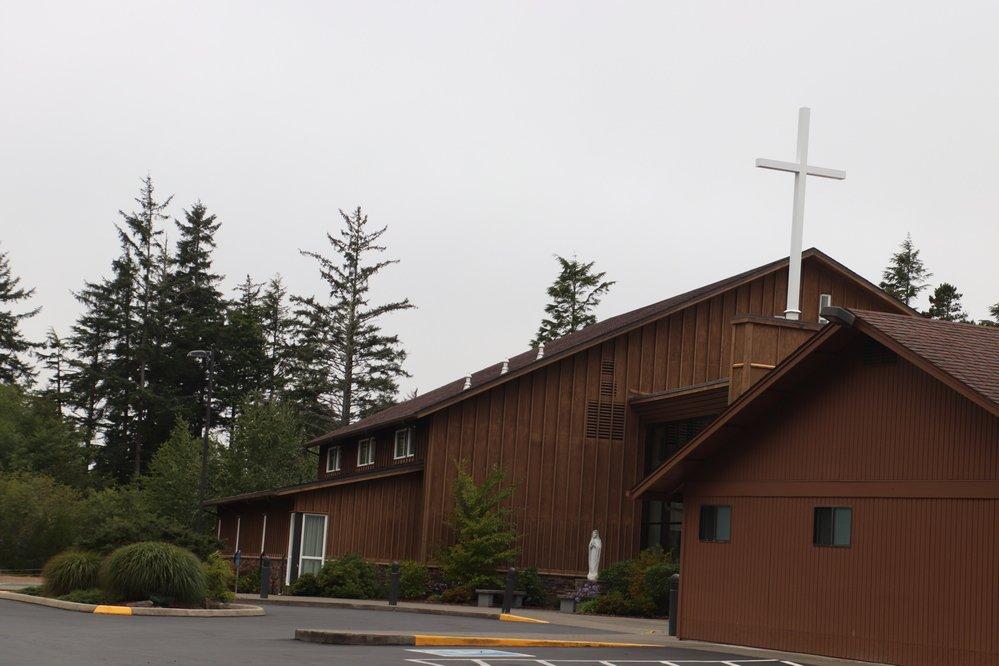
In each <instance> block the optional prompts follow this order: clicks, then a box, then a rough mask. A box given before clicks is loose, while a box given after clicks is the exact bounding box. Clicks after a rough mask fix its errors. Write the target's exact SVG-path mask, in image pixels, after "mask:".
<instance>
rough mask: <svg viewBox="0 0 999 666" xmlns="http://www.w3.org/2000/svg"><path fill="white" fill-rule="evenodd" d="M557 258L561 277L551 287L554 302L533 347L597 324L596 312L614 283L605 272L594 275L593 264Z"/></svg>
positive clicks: (548, 307)
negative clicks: (606, 277)
mask: <svg viewBox="0 0 999 666" xmlns="http://www.w3.org/2000/svg"><path fill="white" fill-rule="evenodd" d="M555 259H556V260H557V261H558V263H559V268H560V270H559V274H558V277H556V278H555V282H553V283H552V286H550V287H548V296H549V297H550V298H551V301H550V302H549V303H548V305H546V306H545V314H546V315H547V316H546V317H545V318H544V319H542V320H541V326H540V327H539V328H538V332H537V334H535V336H534V339H533V340H532V341H531V346H532V347H536V346H537V345H539V344H541V343H543V342H550V341H551V340H554V339H555V338H560V337H562V336H563V335H566V334H568V333H572V332H573V331H578V330H579V329H581V328H585V327H586V326H589V325H591V324H594V323H596V321H597V318H596V315H594V314H593V310H594V309H596V307H597V306H598V305H599V304H600V299H601V298H602V297H603V296H604V294H606V293H607V292H608V291H609V290H610V288H611V286H612V285H613V284H614V283H613V282H608V281H605V280H604V276H605V275H606V273H604V272H600V273H594V272H593V264H594V262H592V261H590V262H582V261H580V260H579V259H577V258H576V257H575V256H573V257H572V259H566V258H565V257H561V256H559V255H555Z"/></svg>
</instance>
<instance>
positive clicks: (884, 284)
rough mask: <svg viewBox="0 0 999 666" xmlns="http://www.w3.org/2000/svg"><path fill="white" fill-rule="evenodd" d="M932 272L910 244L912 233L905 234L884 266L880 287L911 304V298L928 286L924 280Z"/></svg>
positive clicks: (930, 275)
mask: <svg viewBox="0 0 999 666" xmlns="http://www.w3.org/2000/svg"><path fill="white" fill-rule="evenodd" d="M931 277H933V273H930V272H929V271H927V270H926V267H925V266H924V265H923V260H922V259H920V258H919V250H917V249H916V248H915V246H914V245H913V244H912V234H906V235H905V240H904V241H902V245H901V246H900V247H899V251H898V252H896V253H895V254H893V255H892V256H891V262H890V263H889V264H888V267H887V268H885V270H884V274H883V275H882V279H881V284H880V287H881V288H882V289H884V290H885V291H886V292H888V293H889V294H891V295H892V296H894V297H895V298H897V299H898V300H900V301H902V302H903V303H905V304H906V305H911V304H912V299H914V298H916V297H917V296H919V293H920V292H921V291H923V290H924V289H926V287H927V286H928V284H927V282H926V280H928V279H929V278H931Z"/></svg>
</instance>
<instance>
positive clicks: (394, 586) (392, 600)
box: [388, 562, 399, 606]
mask: <svg viewBox="0 0 999 666" xmlns="http://www.w3.org/2000/svg"><path fill="white" fill-rule="evenodd" d="M388 601H389V606H395V605H396V604H397V603H399V563H398V562H393V563H392V571H391V573H390V574H389V600H388Z"/></svg>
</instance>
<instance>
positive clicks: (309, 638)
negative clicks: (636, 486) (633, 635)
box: [295, 629, 662, 648]
mask: <svg viewBox="0 0 999 666" xmlns="http://www.w3.org/2000/svg"><path fill="white" fill-rule="evenodd" d="M295 640H297V641H305V642H307V643H325V644H327V645H403V646H411V647H417V646H431V645H432V646H437V647H444V646H448V647H454V646H469V645H470V646H475V647H569V648H584V647H596V648H621V647H629V648H635V647H662V646H661V645H651V644H648V643H620V642H616V641H594V640H579V639H570V640H557V639H551V638H524V637H516V636H464V635H450V636H448V635H439V634H394V633H390V632H384V631H365V632H358V631H336V630H329V629H296V630H295Z"/></svg>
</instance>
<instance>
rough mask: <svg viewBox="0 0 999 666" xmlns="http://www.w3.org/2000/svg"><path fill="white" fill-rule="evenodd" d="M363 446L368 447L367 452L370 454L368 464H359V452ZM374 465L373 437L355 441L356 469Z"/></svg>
mask: <svg viewBox="0 0 999 666" xmlns="http://www.w3.org/2000/svg"><path fill="white" fill-rule="evenodd" d="M364 444H367V445H368V451H369V452H370V460H369V461H368V462H361V450H362V447H363V445H364ZM374 464H375V438H374V437H364V438H362V439H359V440H357V466H358V467H370V466H371V465H374Z"/></svg>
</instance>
